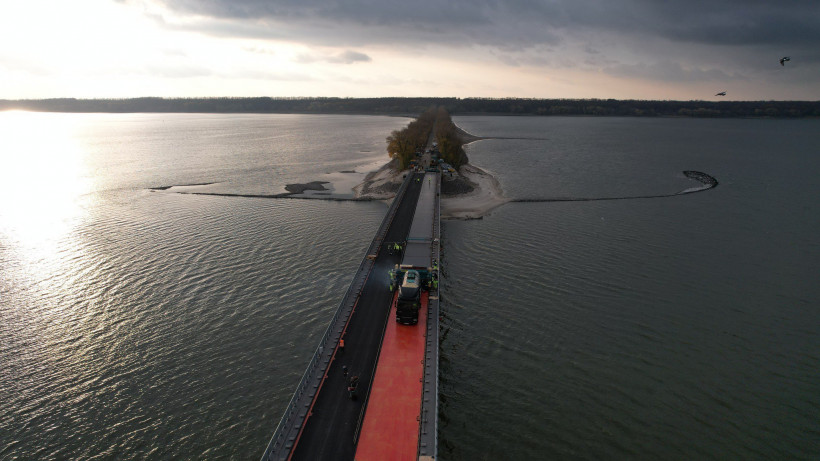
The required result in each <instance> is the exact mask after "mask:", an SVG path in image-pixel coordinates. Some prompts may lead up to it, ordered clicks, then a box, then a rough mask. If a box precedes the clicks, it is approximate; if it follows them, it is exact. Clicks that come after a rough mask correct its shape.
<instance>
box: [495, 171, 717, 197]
mask: <svg viewBox="0 0 820 461" xmlns="http://www.w3.org/2000/svg"><path fill="white" fill-rule="evenodd" d="M683 174H685V175H686V177H688V178H690V179H694V180H697V181H700V182H701V183H702V185H701V186H698V187H690V188H688V189H684V190H682V191H680V192H676V193H674V194H653V195H629V196H620V197H556V198H519V199H512V200H510V201H511V202H518V203H544V202H596V201H603V200H632V199H643V198H665V197H677V196H680V195H686V194H694V193H695V192H703V191H706V190H709V189H714V188H715V187H717V185H718V180H717V179H715V178H714V177H712V176H710V175H708V174H706V173H703V172H701V171H692V170H687V171H684V172H683Z"/></svg>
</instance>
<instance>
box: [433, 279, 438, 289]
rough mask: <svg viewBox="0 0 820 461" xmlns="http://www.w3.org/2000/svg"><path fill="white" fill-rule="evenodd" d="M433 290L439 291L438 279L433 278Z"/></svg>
mask: <svg viewBox="0 0 820 461" xmlns="http://www.w3.org/2000/svg"><path fill="white" fill-rule="evenodd" d="M433 289H434V290H438V279H437V278H435V277H433Z"/></svg>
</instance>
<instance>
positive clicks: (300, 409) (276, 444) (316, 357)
mask: <svg viewBox="0 0 820 461" xmlns="http://www.w3.org/2000/svg"><path fill="white" fill-rule="evenodd" d="M410 178H412V175H411V174H408V175H407V177H406V178H405V179H404V181H403V182H402V184H401V186H400V187H399V190H398V191H397V192H396V197H395V199H393V203H392V204H391V205H390V208H389V209H388V211H387V214H386V215H385V217H384V219H383V220H382V223H381V226H379V230H378V231H377V232H376V236H375V237H373V240H372V241H371V243H370V246H369V247H368V250H367V254H365V257H364V258H363V259H362V262H361V263H360V264H359V268H358V269H357V270H356V275H355V276H354V277H353V280H352V281H351V283H350V286H349V287H348V289H347V292H345V295H344V297H343V298H342V302H341V303H340V304H339V307H338V308H337V309H336V312H335V313H334V314H333V318H332V319H331V320H330V324H329V325H328V327H327V330H325V334H324V335H323V336H322V339H321V340H320V341H319V346H318V347H317V348H316V351H315V352H314V354H313V357H312V358H311V360H310V363H308V366H307V368H306V369H305V372H304V374H303V375H302V379H301V381H300V382H299V385H298V386H297V387H296V391H295V392H294V393H293V397H291V399H290V403H288V406H287V408H286V409H285V412H284V414H283V415H282V419H281V420H280V421H279V424H278V426H277V427H276V430H275V431H274V433H273V436H272V437H271V439H270V442H269V443H268V447H267V449H266V450H265V454H264V455H263V456H262V460H263V461H266V460H270V461H273V460H286V459H287V458H288V456H289V454H290V452H291V450H292V449H293V447H294V446H295V443H296V439H297V438H298V436H299V433H300V431H301V429H302V427H303V426H304V424H305V421H306V420H307V413H308V411H309V409H310V406H311V405H312V404H313V400H314V398H315V397H316V392H317V391H318V389H319V385H320V384H321V382H322V377H323V376H324V374H325V372H326V371H327V367H328V366H329V365H330V360H331V358H332V357H333V352H334V350H335V348H336V345H337V344H338V343H339V339H340V338H341V334H342V330H343V329H344V325H345V323H346V322H347V319H348V318H349V317H350V313H351V311H352V310H353V306H354V305H355V304H356V301H357V300H358V298H359V296H360V295H361V291H362V289H363V287H364V283H365V281H366V280H367V275H368V274H369V273H370V270H371V269H372V267H373V264H374V262H373V261H372V260H371V259H369V258H368V256H369V255H372V254H376V253H377V252H378V251H379V249H380V247H381V245H382V242H383V241H384V237H385V235H386V234H387V231H388V229H389V228H390V224H391V223H392V222H393V218H394V217H395V215H396V210H397V209H398V206H399V204H400V203H401V201H402V199H403V198H404V193H405V191H406V190H407V187H408V185H409V184H410ZM320 365H321V366H320Z"/></svg>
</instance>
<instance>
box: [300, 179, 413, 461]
mask: <svg viewBox="0 0 820 461" xmlns="http://www.w3.org/2000/svg"><path fill="white" fill-rule="evenodd" d="M417 177H421V178H422V179H423V178H424V173H420V174H417ZM421 186H422V184H421V182H417V181H416V180H415V178H413V179H412V180H411V182H410V184H409V185H408V188H407V191H406V192H405V194H404V198H403V199H402V202H401V203H400V204H399V206H398V209H397V210H396V214H395V216H394V217H393V222H392V223H391V224H390V227H389V229H388V231H387V233H386V235H385V238H384V242H396V241H404V240H405V239H406V238H407V233H408V232H409V230H410V225H411V223H412V222H413V214H414V213H415V210H416V202H417V201H418V197H419V191H420V190H421ZM400 262H401V255H399V254H389V252H388V251H386V250H385V243H382V246H381V250H380V251H379V254H378V256H377V258H376V261H375V264H374V266H373V269H372V271H371V273H370V275H369V277H368V279H367V282H365V285H364V287H363V289H362V294H361V297H360V298H359V301H358V303H357V304H356V307H355V309H354V311H353V313H352V314H351V316H350V320H349V323H348V325H347V331H346V333H345V335H344V342H345V347H344V350H337V352H336V355H335V358H334V360H333V361H332V362H331V363H330V366H329V367H328V371H327V378H326V379H325V381H324V384H322V387H321V390H320V392H319V394H318V396H317V397H316V400H315V401H314V404H313V408H312V410H311V414H310V416H309V417H308V418H307V420H306V422H305V427H304V429H303V430H302V433H301V435H300V436H299V439H298V441H297V445H296V447H295V448H294V450H293V457H292V458H291V459H294V460H303V459H304V460H353V456H354V455H355V453H356V443H355V440H354V439H355V437H356V435H357V433H358V426H359V425H360V424H361V421H362V419H363V418H362V417H363V415H362V411H363V408H364V404H365V403H366V402H367V397H368V394H369V393H370V385H371V382H372V380H373V375H374V374H375V370H376V361H377V360H378V354H379V347H380V345H381V342H382V336H383V334H384V328H385V325H386V322H388V321H390V319H388V314H389V313H390V307H391V306H390V305H391V302H392V300H393V292H391V291H390V289H389V288H388V287H389V283H390V278H389V276H388V271H389V270H390V269H391V268H393V266H394V265H396V264H399V263H400ZM342 366H346V367H347V370H348V376H346V377H345V376H343V370H342ZM354 375H355V376H358V377H359V384H358V387H357V398H356V400H352V399H351V398H350V396H349V394H348V391H347V383H348V379H349V378H350V377H351V376H354Z"/></svg>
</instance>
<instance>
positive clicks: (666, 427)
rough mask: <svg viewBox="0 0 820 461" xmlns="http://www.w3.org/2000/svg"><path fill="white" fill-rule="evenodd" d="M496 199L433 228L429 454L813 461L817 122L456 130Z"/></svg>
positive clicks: (554, 122) (593, 123)
mask: <svg viewBox="0 0 820 461" xmlns="http://www.w3.org/2000/svg"><path fill="white" fill-rule="evenodd" d="M457 123H459V124H460V125H461V126H462V127H464V128H465V129H467V130H468V131H470V132H473V133H477V134H482V135H498V136H502V135H503V136H530V137H537V136H542V137H546V138H549V140H548V141H533V140H487V141H481V142H478V143H475V144H473V145H471V146H470V147H469V150H468V154H469V156H470V159H471V161H473V162H474V163H476V164H478V165H481V166H483V167H487V168H488V169H489V170H490V171H492V172H493V173H495V174H496V175H497V176H498V177H499V179H500V181H501V183H502V185H503V187H504V189H505V191H506V192H507V193H508V194H509V195H510V196H511V197H514V198H521V197H530V196H537V197H541V198H543V197H560V196H590V195H596V194H597V195H602V196H615V195H645V194H652V193H672V192H675V191H678V190H681V189H685V188H686V187H689V184H688V183H689V181H688V180H686V179H685V177H684V176H683V175H682V174H681V171H682V170H685V169H695V170H699V171H704V172H707V173H709V174H711V175H713V176H715V177H716V178H718V180H719V181H720V182H721V183H720V186H718V187H717V188H716V189H712V190H709V191H706V192H702V193H696V194H692V195H686V196H679V197H670V198H660V199H637V200H628V201H613V202H577V203H575V202H573V203H513V204H508V205H505V206H504V207H502V208H500V209H498V210H497V211H495V212H494V213H493V214H492V216H490V217H487V218H485V219H483V220H481V221H469V222H448V223H447V224H446V225H445V226H444V232H445V237H444V245H445V253H444V257H443V261H444V267H445V269H446V271H447V272H446V279H445V280H446V282H445V284H444V289H445V293H446V297H445V298H444V300H445V301H446V302H445V303H444V305H443V308H442V309H443V310H444V311H445V312H446V314H445V319H444V322H443V323H444V328H445V330H444V334H443V337H444V339H443V341H442V363H443V364H444V365H443V369H442V372H441V376H442V381H443V383H442V384H443V385H442V397H443V401H444V404H443V406H442V410H441V414H442V419H443V428H442V430H441V439H442V441H443V447H442V455H443V457H445V458H446V459H451V460H472V459H613V458H614V459H619V458H627V459H633V458H641V459H681V460H683V459H817V457H818V456H820V301H818V299H820V285H819V284H818V283H817V282H818V277H817V274H818V267H820V236H819V234H818V232H817V230H818V229H820V202H818V200H817V197H818V191H820V180H818V177H817V175H816V172H817V171H820V156H818V147H820V122H818V121H770V120H688V119H685V120H677V119H648V120H635V119H590V118H513V119H506V118H498V117H476V118H473V117H460V118H457Z"/></svg>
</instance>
